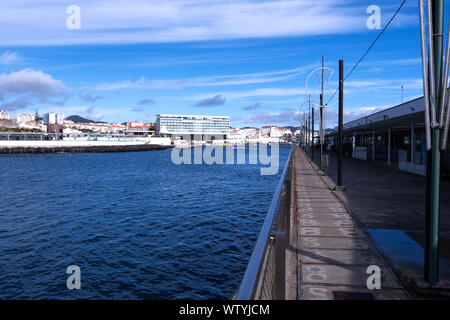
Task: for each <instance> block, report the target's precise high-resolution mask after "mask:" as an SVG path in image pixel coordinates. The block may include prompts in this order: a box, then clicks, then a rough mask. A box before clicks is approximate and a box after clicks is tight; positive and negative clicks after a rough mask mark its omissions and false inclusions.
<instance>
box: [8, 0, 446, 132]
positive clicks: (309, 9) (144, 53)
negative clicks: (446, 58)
mask: <svg viewBox="0 0 450 320" xmlns="http://www.w3.org/2000/svg"><path fill="white" fill-rule="evenodd" d="M402 1H403V0H378V1H375V0H370V1H366V0H312V1H310V0H270V1H261V0H259V1H257V0H239V1H235V0H156V1H153V0H126V1H124V0H120V1H119V0H89V1H87V0H70V1H66V0H2V1H1V3H0V34H1V35H2V36H1V37H0V109H2V110H6V111H8V112H10V113H12V114H16V113H29V112H31V113H34V112H36V110H37V111H38V112H39V114H41V115H42V114H43V113H45V112H50V111H52V112H61V113H63V114H64V115H65V116H69V115H74V114H77V115H81V116H84V117H87V118H89V119H92V120H101V121H107V122H114V123H121V122H124V121H130V120H138V121H155V120H156V115H157V114H160V113H164V114H172V113H174V114H206V115H223V116H230V120H231V126H232V127H246V126H250V127H261V126H264V125H280V126H285V125H292V126H298V125H299V123H300V122H301V121H303V116H304V111H306V112H307V111H308V106H309V103H308V102H307V101H308V97H309V96H311V100H312V106H313V107H315V108H316V109H317V103H318V102H317V100H318V98H319V90H320V66H321V57H322V54H323V55H324V61H325V67H326V69H325V71H324V74H325V101H328V100H329V98H331V96H332V94H333V93H334V92H335V90H336V88H337V76H338V61H339V59H343V60H344V69H345V71H344V73H345V74H347V72H348V71H349V70H350V69H351V68H352V67H353V65H354V64H355V63H356V62H357V61H358V59H359V58H360V57H361V56H362V54H363V53H364V52H365V51H366V49H367V48H368V47H369V45H370V44H371V43H372V41H373V40H374V39H375V38H376V37H377V35H378V34H379V33H380V31H381V30H379V29H376V28H375V29H373V28H368V25H367V20H368V19H372V18H373V11H371V10H369V13H368V8H369V6H372V5H376V6H378V7H379V8H380V17H381V19H380V22H381V23H380V25H381V27H384V25H385V24H386V23H387V21H388V20H389V19H390V17H391V16H392V15H393V13H394V12H395V11H396V10H397V8H398V7H399V5H400V4H401V3H402ZM73 5H75V6H77V7H78V8H79V17H80V18H79V28H77V26H78V25H77V22H78V20H77V19H76V15H75V16H74V13H76V12H77V11H72V10H71V6H73ZM369 9H370V8H369ZM445 11H446V17H448V12H449V11H450V5H449V4H446V9H445ZM369 21H372V20H369ZM74 26H75V28H74ZM318 68H319V69H318ZM402 86H403V87H404V92H403V97H404V101H407V100H410V99H414V98H416V97H419V96H421V95H423V87H422V73H421V60H420V42H419V21H418V1H416V0H408V1H407V2H406V4H405V6H404V7H403V9H402V10H401V11H400V13H399V15H398V16H397V17H396V18H395V20H394V21H393V22H392V24H391V25H390V26H389V28H388V30H387V31H386V32H385V34H384V35H383V36H382V37H381V38H380V39H379V40H378V42H377V43H376V45H375V46H374V47H373V49H372V50H371V51H370V53H369V54H368V56H367V57H366V59H365V60H364V61H363V62H362V63H361V64H360V65H359V66H358V68H357V69H356V70H355V71H354V72H353V73H352V75H351V76H350V77H349V78H348V79H347V80H346V81H345V85H344V88H345V92H344V110H345V112H344V121H345V122H347V121H351V120H354V119H356V118H359V117H362V116H364V115H367V114H370V113H373V112H376V111H379V110H382V109H383V108H387V107H391V106H394V105H397V104H399V103H401V101H402V89H401V87H402ZM317 113H318V112H316V115H317ZM336 122H337V101H336V99H335V98H333V99H332V100H331V101H330V102H329V105H328V107H327V111H326V126H327V127H334V126H335V125H336ZM316 123H317V122H316Z"/></svg>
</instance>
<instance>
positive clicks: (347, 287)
mask: <svg viewBox="0 0 450 320" xmlns="http://www.w3.org/2000/svg"><path fill="white" fill-rule="evenodd" d="M295 192H296V201H297V202H296V205H297V208H296V210H297V215H296V217H297V231H298V232H297V241H296V242H297V246H296V247H295V248H292V250H293V251H295V252H296V255H297V258H298V270H297V275H298V282H297V290H298V294H297V297H298V299H303V300H315V299H335V300H339V299H350V300H356V299H407V298H408V294H407V292H406V291H405V290H404V289H403V286H402V285H401V284H400V282H399V281H398V280H397V278H396V276H395V274H394V273H393V272H392V270H391V269H390V268H389V267H388V266H387V265H386V263H385V261H384V260H383V258H382V257H381V256H380V255H379V254H378V253H377V251H376V250H375V248H374V246H373V245H372V243H371V242H370V240H369V238H368V236H367V235H366V233H365V232H364V231H363V229H361V228H360V227H359V226H358V225H357V222H356V221H355V220H354V219H353V218H352V216H351V215H350V213H349V211H348V210H347V209H346V207H345V205H344V204H343V203H342V202H340V201H339V200H338V198H337V197H336V196H335V195H334V193H333V192H332V191H331V190H330V189H329V188H328V187H327V185H326V184H325V183H324V181H323V180H322V178H321V176H320V175H319V173H318V172H317V171H316V170H315V169H314V167H313V165H312V164H311V163H310V161H309V160H308V159H307V157H306V156H305V154H304V153H303V151H302V150H301V149H299V148H296V149H295ZM371 265H376V266H379V267H380V269H381V289H379V290H377V289H375V290H369V289H368V288H367V279H368V277H369V276H370V274H367V268H368V267H369V266H371Z"/></svg>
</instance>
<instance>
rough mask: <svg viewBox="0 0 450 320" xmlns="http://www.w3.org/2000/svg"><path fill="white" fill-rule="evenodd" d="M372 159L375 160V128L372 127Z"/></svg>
mask: <svg viewBox="0 0 450 320" xmlns="http://www.w3.org/2000/svg"><path fill="white" fill-rule="evenodd" d="M372 160H373V161H375V129H372Z"/></svg>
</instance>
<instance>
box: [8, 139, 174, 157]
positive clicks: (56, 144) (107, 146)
mask: <svg viewBox="0 0 450 320" xmlns="http://www.w3.org/2000/svg"><path fill="white" fill-rule="evenodd" d="M171 147H172V146H171V145H170V144H168V143H167V141H166V140H163V139H157V138H153V139H152V138H150V139H148V140H147V141H138V140H132V139H130V140H129V141H107V140H105V141H89V140H78V141H74V140H57V141H46V140H44V141H39V140H34V141H33V140H29V141H24V140H21V141H14V140H12V141H0V154H14V153H58V152H75V153H77V152H130V151H150V150H164V149H168V148H171Z"/></svg>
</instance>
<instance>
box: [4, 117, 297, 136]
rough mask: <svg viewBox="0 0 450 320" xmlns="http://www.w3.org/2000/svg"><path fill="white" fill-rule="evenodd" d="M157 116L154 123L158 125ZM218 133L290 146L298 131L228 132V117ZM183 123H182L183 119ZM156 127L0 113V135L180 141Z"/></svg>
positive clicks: (273, 128) (272, 127)
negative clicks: (31, 134)
mask: <svg viewBox="0 0 450 320" xmlns="http://www.w3.org/2000/svg"><path fill="white" fill-rule="evenodd" d="M159 116H160V115H158V119H157V123H159V122H158V121H159ZM198 117H200V118H211V116H198ZM225 118H226V119H227V122H226V123H225V126H224V127H223V128H222V129H223V130H224V131H221V133H222V134H223V136H224V137H223V139H220V141H224V140H226V141H227V142H229V143H232V144H242V143H250V144H251V143H274V142H277V143H278V142H279V143H292V141H295V140H296V139H298V137H299V135H300V130H298V128H293V127H279V126H275V125H270V126H263V127H261V128H252V127H244V128H232V127H231V126H230V123H229V119H228V117H225ZM185 120H186V119H185ZM186 121H189V120H186ZM157 123H154V122H147V123H143V122H141V121H128V122H124V123H107V122H100V121H91V120H89V119H85V118H83V117H80V116H69V117H67V118H65V117H64V114H62V113H59V112H49V113H45V114H44V115H43V116H42V117H40V116H39V115H38V112H36V113H25V114H14V115H13V114H10V113H8V112H7V111H4V110H0V132H3V133H7V132H34V133H48V134H62V135H61V137H62V136H66V137H70V136H72V137H73V136H82V135H86V134H97V135H98V134H101V135H111V134H114V135H123V136H143V137H152V136H166V137H170V138H171V139H172V141H177V140H180V139H183V138H182V137H181V135H182V134H181V133H179V134H177V133H172V132H171V130H169V131H167V128H166V126H163V128H160V127H159V126H158V125H157ZM205 133H206V132H203V134H205Z"/></svg>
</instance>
